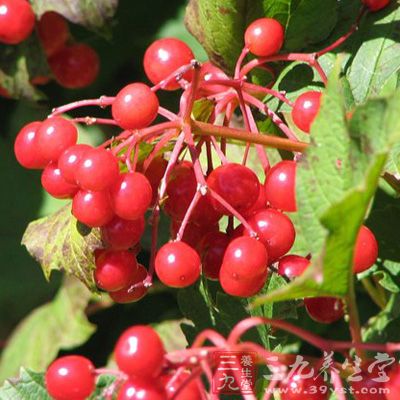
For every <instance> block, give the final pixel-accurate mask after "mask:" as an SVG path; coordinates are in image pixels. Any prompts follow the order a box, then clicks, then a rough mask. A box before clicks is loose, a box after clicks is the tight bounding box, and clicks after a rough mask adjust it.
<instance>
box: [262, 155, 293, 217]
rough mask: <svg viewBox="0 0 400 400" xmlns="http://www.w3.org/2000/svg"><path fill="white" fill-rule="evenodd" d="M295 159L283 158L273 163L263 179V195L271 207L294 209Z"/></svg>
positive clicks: (286, 209) (289, 210) (284, 209)
mask: <svg viewBox="0 0 400 400" xmlns="http://www.w3.org/2000/svg"><path fill="white" fill-rule="evenodd" d="M296 168H297V164H296V162H295V161H290V160H284V161H281V162H279V163H277V164H275V165H274V166H273V167H272V168H271V169H270V170H269V171H268V174H267V178H266V180H265V197H266V199H267V201H268V202H269V204H270V205H271V207H273V208H277V209H279V210H282V211H287V212H291V211H296V210H297V207H296Z"/></svg>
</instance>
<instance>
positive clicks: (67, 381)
mask: <svg viewBox="0 0 400 400" xmlns="http://www.w3.org/2000/svg"><path fill="white" fill-rule="evenodd" d="M45 382H46V389H47V391H48V392H49V394H50V396H51V397H52V398H53V399H54V400H84V399H86V398H88V397H89V396H90V395H91V393H92V392H93V390H94V388H95V371H94V366H93V364H92V363H91V361H90V360H88V359H87V358H85V357H81V356H66V357H61V358H59V359H57V360H56V361H54V362H53V363H52V364H51V365H50V367H49V368H48V369H47V372H46V376H45Z"/></svg>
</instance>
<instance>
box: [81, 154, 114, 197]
mask: <svg viewBox="0 0 400 400" xmlns="http://www.w3.org/2000/svg"><path fill="white" fill-rule="evenodd" d="M75 175H76V180H77V182H78V185H79V186H80V187H81V188H82V189H86V190H93V191H96V192H97V191H102V190H105V189H108V188H109V187H110V186H111V185H113V184H114V183H115V182H116V181H117V180H118V178H119V167H118V161H117V159H116V157H115V156H114V155H113V154H112V153H111V151H109V150H106V149H104V148H102V147H99V148H94V149H91V150H88V151H86V152H85V153H84V154H83V155H82V157H81V160H80V161H79V164H78V167H77V170H76V174H75Z"/></svg>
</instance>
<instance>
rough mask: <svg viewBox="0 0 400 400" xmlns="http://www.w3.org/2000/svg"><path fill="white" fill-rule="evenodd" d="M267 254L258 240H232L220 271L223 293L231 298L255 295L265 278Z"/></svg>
mask: <svg viewBox="0 0 400 400" xmlns="http://www.w3.org/2000/svg"><path fill="white" fill-rule="evenodd" d="M267 265H268V254H267V251H266V249H265V246H264V245H263V244H262V243H260V242H259V241H258V240H256V239H254V238H250V237H246V236H241V237H239V238H236V239H234V240H233V241H232V242H231V243H230V244H229V246H228V247H227V249H226V251H225V254H224V258H223V261H222V266H221V269H220V274H219V278H220V282H221V286H222V288H223V289H224V291H225V292H226V293H228V294H230V295H232V296H241V297H248V296H252V295H254V294H256V293H257V292H258V291H259V290H260V289H261V288H262V287H263V286H264V283H265V280H266V277H267Z"/></svg>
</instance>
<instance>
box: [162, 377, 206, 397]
mask: <svg viewBox="0 0 400 400" xmlns="http://www.w3.org/2000/svg"><path fill="white" fill-rule="evenodd" d="M190 375H191V374H190V372H188V371H183V372H181V373H180V374H179V375H178V377H175V378H173V377H174V375H170V374H168V375H162V376H161V377H160V380H161V383H162V384H163V386H165V390H166V392H167V394H168V398H170V397H172V396H173V395H174V394H175V393H176V392H177V390H178V389H180V390H179V393H178V394H177V395H176V396H175V397H174V399H175V400H202V399H203V396H202V394H201V391H200V388H199V383H200V384H201V382H200V380H199V379H192V380H191V381H189V383H186V384H185V386H184V387H183V388H182V389H181V386H182V385H183V384H184V382H185V380H186V379H188V378H189V377H190ZM169 382H170V383H169Z"/></svg>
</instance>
